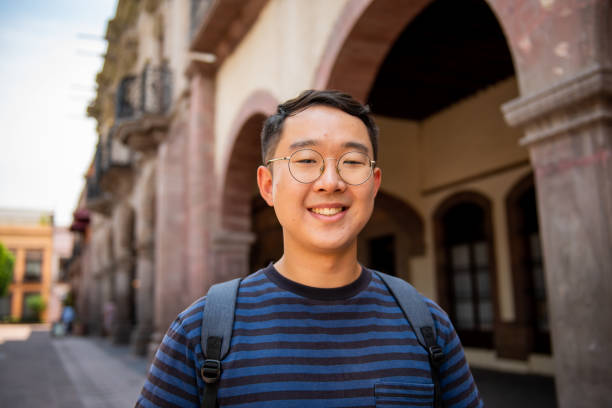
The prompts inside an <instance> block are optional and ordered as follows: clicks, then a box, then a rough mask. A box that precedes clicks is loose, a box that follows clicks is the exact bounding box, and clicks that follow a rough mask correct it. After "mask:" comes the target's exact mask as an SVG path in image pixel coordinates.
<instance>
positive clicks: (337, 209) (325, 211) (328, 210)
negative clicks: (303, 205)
mask: <svg viewBox="0 0 612 408" xmlns="http://www.w3.org/2000/svg"><path fill="white" fill-rule="evenodd" d="M344 210H346V207H333V208H310V211H312V212H313V213H315V214H320V215H327V216H332V215H336V214H338V213H340V212H342V211H344Z"/></svg>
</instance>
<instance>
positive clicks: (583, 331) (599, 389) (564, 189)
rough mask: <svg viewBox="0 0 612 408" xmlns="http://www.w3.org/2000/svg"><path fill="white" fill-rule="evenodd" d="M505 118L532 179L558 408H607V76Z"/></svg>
mask: <svg viewBox="0 0 612 408" xmlns="http://www.w3.org/2000/svg"><path fill="white" fill-rule="evenodd" d="M503 110H504V111H505V115H506V119H507V121H508V122H509V123H510V124H511V125H522V126H524V127H525V137H524V139H523V140H522V141H521V143H522V144H523V145H525V146H527V147H528V148H529V153H530V157H531V161H532V165H533V167H534V170H535V177H536V190H537V198H538V212H539V220H540V223H541V226H540V228H541V232H542V243H543V250H544V260H545V270H546V283H547V289H548V299H549V308H550V322H551V333H552V345H553V351H554V359H555V373H556V385H557V395H558V401H559V404H560V406H561V407H567V408H569V407H572V408H576V407H604V406H612V393H610V391H609V387H610V384H612V353H610V345H612V324H610V314H611V313H612V221H611V220H612V69H610V68H608V67H605V66H600V65H592V66H591V67H590V68H588V69H585V70H583V71H582V72H579V73H578V74H575V75H573V76H569V77H568V78H567V79H565V80H563V81H562V82H558V83H556V84H555V85H553V86H551V87H549V88H548V89H545V90H542V91H539V92H537V93H534V94H531V95H529V96H528V97H523V98H519V99H517V100H515V101H512V102H510V103H508V104H506V105H504V107H503Z"/></svg>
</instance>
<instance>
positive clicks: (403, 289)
mask: <svg viewBox="0 0 612 408" xmlns="http://www.w3.org/2000/svg"><path fill="white" fill-rule="evenodd" d="M374 272H375V273H376V274H377V275H378V276H379V277H380V278H381V279H382V280H383V282H385V285H387V287H388V288H389V290H390V291H391V294H392V295H393V297H395V300H396V301H397V303H398V304H399V306H400V308H401V309H402V312H404V315H405V316H406V319H408V321H409V322H410V325H411V326H412V328H413V331H414V333H415V334H416V336H417V340H418V341H419V343H420V344H421V345H422V346H423V347H425V348H426V349H427V348H428V347H429V344H428V342H427V341H426V340H425V338H424V337H423V333H422V330H421V329H422V328H424V327H431V329H432V330H433V338H434V339H435V338H436V332H435V330H436V326H435V325H434V321H433V317H432V316H431V311H430V310H429V307H427V304H426V303H425V300H424V299H423V297H422V296H421V294H420V293H419V292H418V291H417V290H416V289H415V288H414V287H413V286H412V285H411V284H409V283H408V282H406V281H405V280H403V279H400V278H396V277H395V276H391V275H387V274H386V273H382V272H378V271H374Z"/></svg>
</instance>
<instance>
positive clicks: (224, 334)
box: [200, 278, 242, 360]
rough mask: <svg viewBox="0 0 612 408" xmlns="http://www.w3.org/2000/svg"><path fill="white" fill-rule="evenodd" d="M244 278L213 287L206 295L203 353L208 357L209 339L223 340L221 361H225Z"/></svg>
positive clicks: (202, 341)
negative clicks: (217, 338) (207, 345)
mask: <svg viewBox="0 0 612 408" xmlns="http://www.w3.org/2000/svg"><path fill="white" fill-rule="evenodd" d="M241 280H242V278H236V279H233V280H231V281H227V282H223V283H218V284H216V285H213V286H211V288H210V289H209V290H208V294H207V295H206V303H205V306H204V315H203V316H202V336H201V337H202V338H201V340H200V343H201V344H202V352H203V353H204V354H205V355H206V342H207V340H208V338H209V337H219V338H222V339H223V343H222V345H221V355H220V357H221V358H220V359H219V360H221V359H223V358H224V357H225V356H226V355H227V352H228V351H229V347H230V341H231V340H232V328H233V326H234V312H235V310H236V298H237V296H238V288H239V286H240V281H241Z"/></svg>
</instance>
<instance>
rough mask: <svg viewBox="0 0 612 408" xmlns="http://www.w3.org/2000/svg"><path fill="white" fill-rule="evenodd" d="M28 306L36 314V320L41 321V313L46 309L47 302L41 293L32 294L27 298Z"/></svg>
mask: <svg viewBox="0 0 612 408" xmlns="http://www.w3.org/2000/svg"><path fill="white" fill-rule="evenodd" d="M26 307H27V308H28V309H30V310H31V311H32V312H34V313H35V314H36V320H38V321H40V315H41V313H42V312H43V311H44V310H45V309H46V307H47V303H46V302H45V299H43V297H42V296H41V295H38V294H36V295H31V296H28V297H27V298H26Z"/></svg>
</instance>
